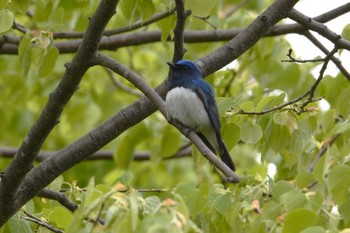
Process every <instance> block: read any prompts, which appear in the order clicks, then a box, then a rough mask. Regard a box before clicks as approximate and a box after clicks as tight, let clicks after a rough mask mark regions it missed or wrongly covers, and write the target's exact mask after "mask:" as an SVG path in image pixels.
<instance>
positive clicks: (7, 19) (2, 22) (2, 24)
mask: <svg viewBox="0 0 350 233" xmlns="http://www.w3.org/2000/svg"><path fill="white" fill-rule="evenodd" d="M13 20H14V16H13V13H12V12H11V11H9V10H8V9H3V10H1V11H0V33H4V32H7V31H8V30H10V29H11V27H12V24H13Z"/></svg>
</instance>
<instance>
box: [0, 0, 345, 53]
mask: <svg viewBox="0 0 350 233" xmlns="http://www.w3.org/2000/svg"><path fill="white" fill-rule="evenodd" d="M348 12H350V3H346V4H344V5H342V6H340V7H337V8H335V9H333V10H330V11H329V12H326V13H324V14H321V15H319V16H317V17H315V18H313V20H314V21H317V22H319V23H326V22H329V21H331V20H333V19H335V18H337V17H339V16H341V15H344V14H346V13H348ZM154 17H157V15H155V16H154ZM132 26H133V25H132ZM134 27H135V28H136V26H134ZM132 28H133V27H132ZM116 30H117V29H116ZM118 30H120V31H121V32H127V30H124V29H123V28H120V29H118ZM305 30H306V29H305V27H304V26H302V25H300V24H299V23H295V24H288V25H276V26H274V27H272V28H271V29H270V30H269V31H268V32H266V33H265V35H264V36H279V35H286V34H290V33H298V34H303V33H304V32H305ZM109 31H110V30H107V31H106V33H107V34H108V37H103V38H102V40H101V43H100V47H99V49H100V50H116V49H118V48H121V47H127V46H136V45H141V44H147V43H154V42H159V41H161V31H144V32H135V33H127V34H123V35H115V34H117V33H109ZM129 31H130V30H129ZM242 31H243V29H237V28H232V29H227V30H223V29H221V30H220V29H219V30H212V31H204V30H186V31H184V42H185V43H201V42H217V41H228V40H231V39H232V38H234V37H235V36H237V35H238V34H239V33H241V32H242ZM118 33H119V32H118ZM112 34H113V36H110V35H112ZM82 35H83V33H82V32H60V34H57V35H56V37H59V38H68V39H71V38H81V36H82ZM64 36H66V37H64ZM20 40H21V38H20V37H16V36H10V35H4V36H2V37H0V45H2V46H0V54H18V44H19V42H20ZM168 40H169V41H170V38H168ZM81 41H82V40H81V39H77V40H67V41H58V42H54V46H56V47H57V48H58V49H59V52H60V54H63V53H74V52H76V51H77V49H78V48H79V46H80V44H81Z"/></svg>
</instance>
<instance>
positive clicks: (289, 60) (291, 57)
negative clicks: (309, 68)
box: [281, 49, 324, 63]
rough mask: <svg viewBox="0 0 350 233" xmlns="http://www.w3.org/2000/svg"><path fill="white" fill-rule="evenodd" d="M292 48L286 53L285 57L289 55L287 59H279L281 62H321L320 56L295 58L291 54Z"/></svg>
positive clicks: (322, 59)
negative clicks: (303, 58) (317, 57)
mask: <svg viewBox="0 0 350 233" xmlns="http://www.w3.org/2000/svg"><path fill="white" fill-rule="evenodd" d="M292 52H293V50H292V49H289V50H288V53H287V54H286V56H287V57H289V59H287V60H281V62H295V63H308V62H323V61H324V58H320V59H306V60H299V59H295V58H294V57H293V56H292Z"/></svg>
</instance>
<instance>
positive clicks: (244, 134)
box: [241, 121, 263, 144]
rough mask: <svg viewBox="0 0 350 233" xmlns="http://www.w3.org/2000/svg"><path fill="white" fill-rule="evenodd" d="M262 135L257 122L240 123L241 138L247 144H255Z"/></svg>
mask: <svg viewBox="0 0 350 233" xmlns="http://www.w3.org/2000/svg"><path fill="white" fill-rule="evenodd" d="M262 136H263V131H262V129H261V127H260V125H258V124H252V123H251V122H249V121H247V122H245V123H244V124H243V125H241V140H242V141H243V142H245V143H248V144H256V143H257V142H258V141H259V140H260V139H261V138H262Z"/></svg>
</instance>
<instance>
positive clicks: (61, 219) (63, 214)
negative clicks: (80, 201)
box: [50, 206, 73, 229]
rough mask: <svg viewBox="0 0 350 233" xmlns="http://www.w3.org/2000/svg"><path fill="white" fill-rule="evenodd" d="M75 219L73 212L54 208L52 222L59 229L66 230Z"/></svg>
mask: <svg viewBox="0 0 350 233" xmlns="http://www.w3.org/2000/svg"><path fill="white" fill-rule="evenodd" d="M72 218H73V215H72V212H70V211H69V210H67V209H66V208H64V207H62V206H56V207H55V208H53V210H52V212H51V215H50V221H52V222H54V223H56V226H57V227H58V228H62V229H66V228H67V226H68V225H69V223H70V222H71V220H72Z"/></svg>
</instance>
